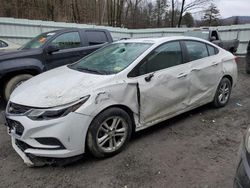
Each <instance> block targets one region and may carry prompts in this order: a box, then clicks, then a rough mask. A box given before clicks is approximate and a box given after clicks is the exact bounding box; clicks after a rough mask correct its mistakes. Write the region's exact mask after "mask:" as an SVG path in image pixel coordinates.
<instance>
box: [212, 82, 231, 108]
mask: <svg viewBox="0 0 250 188" xmlns="http://www.w3.org/2000/svg"><path fill="white" fill-rule="evenodd" d="M231 91H232V83H231V81H230V80H229V79H228V78H225V77H224V78H222V80H221V81H220V84H219V86H218V88H217V90H216V93H215V96H214V100H213V105H214V106H215V107H216V108H221V107H224V106H226V104H227V103H228V101H229V99H230V96H231Z"/></svg>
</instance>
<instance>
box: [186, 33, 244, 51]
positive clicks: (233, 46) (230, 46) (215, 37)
mask: <svg viewBox="0 0 250 188" xmlns="http://www.w3.org/2000/svg"><path fill="white" fill-rule="evenodd" d="M184 35H185V36H192V37H198V38H202V39H204V40H207V41H210V42H212V43H214V44H216V45H218V46H220V47H221V48H224V49H225V50H227V51H229V52H231V53H235V52H236V51H237V49H238V46H239V40H238V39H233V40H222V39H221V37H220V33H219V32H218V30H213V29H198V30H197V29H196V30H193V31H192V30H191V31H187V32H186V33H185V34H184Z"/></svg>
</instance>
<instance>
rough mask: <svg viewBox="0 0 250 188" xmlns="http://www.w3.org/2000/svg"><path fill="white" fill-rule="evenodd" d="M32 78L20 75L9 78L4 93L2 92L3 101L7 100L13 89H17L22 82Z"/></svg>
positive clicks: (28, 75)
mask: <svg viewBox="0 0 250 188" xmlns="http://www.w3.org/2000/svg"><path fill="white" fill-rule="evenodd" d="M32 77H33V76H32V75H30V74H20V75H17V76H14V77H13V78H11V79H10V80H9V81H8V82H7V83H6V85H5V88H4V91H3V97H4V99H5V101H8V100H9V98H10V95H11V93H12V92H13V91H14V89H15V88H17V87H18V86H19V85H21V84H22V83H23V82H25V81H27V80H28V79H30V78H32Z"/></svg>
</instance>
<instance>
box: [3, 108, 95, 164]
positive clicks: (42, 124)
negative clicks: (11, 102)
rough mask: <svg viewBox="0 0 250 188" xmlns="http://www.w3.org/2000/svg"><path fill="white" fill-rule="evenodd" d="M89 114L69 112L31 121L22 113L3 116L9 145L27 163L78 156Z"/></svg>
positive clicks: (57, 160) (56, 160)
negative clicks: (58, 116) (20, 114)
mask: <svg viewBox="0 0 250 188" xmlns="http://www.w3.org/2000/svg"><path fill="white" fill-rule="evenodd" d="M91 121H92V118H91V117H90V116H87V115H83V114H78V113H70V114H69V115H68V116H65V117H63V118H58V119H53V120H44V121H33V120H30V119H29V118H27V117H26V116H14V115H13V116H12V115H8V114H7V116H6V120H5V124H6V125H7V127H8V133H9V135H10V136H11V142H12V146H13V148H14V149H15V151H16V152H17V153H18V154H19V155H20V157H21V158H22V159H23V160H24V163H25V164H27V165H28V166H41V165H43V164H52V163H57V162H62V163H63V162H64V161H67V160H68V161H69V159H70V160H75V159H76V158H77V159H79V156H80V155H82V154H83V153H84V152H85V137H86V134H87V130H88V126H89V124H90V122H91Z"/></svg>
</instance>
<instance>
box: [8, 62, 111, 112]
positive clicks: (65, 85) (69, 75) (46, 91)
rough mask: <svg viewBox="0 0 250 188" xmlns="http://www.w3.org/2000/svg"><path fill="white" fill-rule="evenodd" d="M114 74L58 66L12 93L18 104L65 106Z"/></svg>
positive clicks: (97, 86) (105, 82) (14, 101)
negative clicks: (98, 73) (100, 73)
mask: <svg viewBox="0 0 250 188" xmlns="http://www.w3.org/2000/svg"><path fill="white" fill-rule="evenodd" d="M114 76H115V75H97V74H90V73H84V72H79V71H76V70H72V69H70V68H68V67H67V66H63V67H59V68H57V69H53V70H51V71H48V72H45V73H43V74H40V75H38V76H36V77H34V78H31V79H30V80H28V81H26V82H25V83H23V84H22V85H20V86H19V87H18V88H16V89H15V90H14V91H13V93H12V94H11V97H10V101H11V102H13V103H16V104H20V105H24V106H30V107H39V108H48V107H55V106H60V105H64V104H67V103H70V102H73V101H76V100H79V99H80V98H82V97H84V96H86V95H89V94H91V91H93V90H94V89H95V88H99V87H103V85H105V84H107V83H110V81H111V80H113V78H114Z"/></svg>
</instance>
